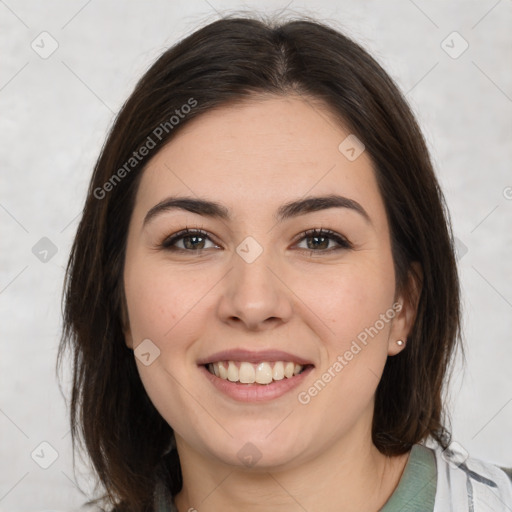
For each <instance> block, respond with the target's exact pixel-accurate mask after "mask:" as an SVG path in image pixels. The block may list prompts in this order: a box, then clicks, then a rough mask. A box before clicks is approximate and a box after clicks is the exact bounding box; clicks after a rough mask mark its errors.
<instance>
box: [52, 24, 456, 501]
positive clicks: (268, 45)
mask: <svg viewBox="0 0 512 512" xmlns="http://www.w3.org/2000/svg"><path fill="white" fill-rule="evenodd" d="M255 94H256V95H257V94H274V95H282V96H285V95H289V94H296V95H297V94H298V95H301V96H302V97H303V98H305V99H308V100H311V101H316V100H320V101H321V102H323V103H324V104H325V105H327V106H328V107H329V109H330V111H332V112H333V113H334V115H336V116H337V119H339V121H340V123H342V124H343V125H344V126H345V127H349V128H350V131H351V133H354V134H356V136H357V137H358V138H359V139H360V140H361V141H362V142H363V143H364V145H365V146H366V150H367V151H368V154H369V155H370V157H371V159H372V162H373V164H374V168H375V172H376V178H377V182H378V185H379V189H380V192H381V194H382V197H383V200H384V203H385V207H386V212H387V215H388V221H389V225H390V232H391V242H392V252H393V259H394V265H395V271H396V285H397V290H402V289H406V288H404V287H406V286H407V282H408V277H409V276H411V275H412V278H413V279H416V282H420V281H421V294H420V297H419V301H418V308H417V314H416V318H415V323H414V326H413V328H412V330H411V333H410V335H409V337H408V343H407V345H406V348H405V350H403V351H401V352H400V353H399V354H398V355H397V356H394V357H389V358H388V360H387V363H386V366H385V369H384V373H383V376H382V379H381V381H380V383H379V385H378V387H377V391H376V398H375V412H374V419H373V427H372V435H373V442H374V444H375V445H376V446H377V448H378V449H379V450H380V451H381V452H382V453H384V454H387V455H398V454H402V453H405V452H406V451H408V450H409V449H410V448H411V446H412V445H413V444H414V443H418V442H420V441H422V440H424V439H425V438H426V437H427V436H432V437H433V438H434V439H437V440H438V442H440V443H441V445H442V446H443V447H446V446H447V444H448V442H449V439H448V440H447V436H448V438H449V437H450V435H449V432H448V431H447V430H446V429H445V428H444V426H443V424H444V423H445V421H446V419H448V421H449V418H447V416H448V415H447V413H446V411H445V408H444V407H443V400H442V396H441V395H442V391H443V386H444V383H445V382H446V381H447V379H448V377H449V375H450V373H449V371H448V368H449V366H450V363H451V362H452V356H453V354H454V353H455V352H454V349H455V346H456V342H457V341H460V303H459V282H458V276H457V268H456V261H455V257H454V249H453V236H452V233H451V225H450V219H449V214H448V211H447V209H446V205H445V202H444V198H443V195H442V192H441V190H440V188H439V185H438V182H437V179H436V177H435V175H434V171H433V168H432V164H431V161H430V157H429V154H428V151H427V147H426V144H425V141H424V138H423V136H422V133H421V131H420V129H419V127H418V125H417V123H416V121H415V119H414V116H413V114H412V112H411V110H410V108H409V107H408V105H407V103H406V101H405V99H404V97H403V96H402V94H401V93H400V91H399V90H398V88H397V86H396V85H395V84H394V83H393V81H392V80H391V78H390V77H389V76H388V75H387V74H386V72H385V71H384V70H383V68H382V67H381V66H380V65H379V64H378V63H377V62H376V60H374V59H373V58H372V57H371V56H370V55H369V54H368V53H367V52H366V51H365V50H364V49H363V48H362V47H361V46H359V45H358V44H356V43H355V42H353V41H352V40H351V39H349V38H347V37H346V36H345V35H343V34H342V33H340V32H339V31H338V30H335V29H333V28H330V27H329V26H327V25H325V24H323V23H319V22H317V21H314V20H310V19H309V18H307V19H306V18H303V19H300V20H294V21H288V22H283V23H278V22H276V21H268V20H266V21H263V20H260V19H256V18H243V17H225V18H223V19H220V20H218V21H215V22H213V23H211V24H209V25H207V26H205V27H204V28H201V29H200V30H197V31H196V32H195V33H193V34H191V35H190V36H188V37H186V38H185V39H184V40H182V41H181V42H179V43H178V44H176V45H175V46H173V47H172V48H170V49H168V50H167V51H165V53H163V55H161V57H159V58H158V60H157V61H156V62H155V63H154V64H153V65H152V66H151V67H150V69H149V70H148V71H147V72H146V73H145V75H144V76H143V77H142V78H141V80H140V81H139V82H138V84H137V85H136V87H135V90H134V91H133V93H132V94H131V96H130V97H129V98H128V100H127V101H126V103H125V104H124V105H123V107H122V109H121V111H120V112H119V114H118V116H117V119H116V121H115V123H114V125H113V127H112V129H111V131H110V133H109V135H108V139H107V141H106V143H105V144H104V146H103V148H102V150H101V155H100V157H99V159H98V161H97V163H96V166H95V168H94V173H93V176H92V180H91V182H90V186H89V190H88V196H87V199H86V202H85V207H84V210H83V215H82V218H81V221H80V225H79V227H78V232H77V234H76V238H75V240H74V244H73V247H72V250H71V255H70V259H69V263H68V267H67V274H66V280H65V284H64V286H65V296H64V329H63V335H62V340H61V343H60V346H59V353H58V360H57V369H58V368H59V367H60V365H61V359H62V356H63V353H64V350H65V348H70V349H71V350H72V353H73V362H74V367H73V381H72V394H71V410H70V416H71V432H72V439H73V446H74V447H75V446H76V443H77V441H80V443H81V444H82V439H81V438H83V441H84V442H85V448H86V450H87V452H88V455H89V456H90V459H91V460H92V464H93V465H94V470H95V471H96V473H97V475H98V477H99V481H100V482H101V483H102V484H103V486H104V487H105V489H106V494H105V495H104V496H103V498H101V499H103V500H108V503H109V504H112V505H115V506H116V510H119V511H121V510H130V511H139V510H140V511H146V510H147V511H149V510H152V507H151V503H152V492H153V489H154V486H155V482H156V479H157V477H158V475H160V477H163V478H165V480H166V482H168V483H169V485H170V491H171V493H172V494H176V493H177V492H179V490H180V489H181V485H182V480H181V470H180V466H179V459H178V456H177V452H176V450H171V451H170V452H168V453H166V451H167V450H168V448H169V446H170V443H171V442H172V440H173V430H172V428H171V427H170V426H169V425H168V424H167V423H166V421H165V420H164V419H163V418H162V417H161V416H160V414H159V413H158V412H157V410H156V409H155V407H154V406H153V404H152V403H151V401H150V399H149V397H148V396H147V394H146V391H145V389H144V387H143V385H142V383H141V380H140V378H139V375H138V372H137V368H136V365H135V361H134V355H133V352H132V351H130V350H129V349H128V348H127V347H126V345H125V340H124V336H123V328H122V326H123V324H122V315H123V311H124V292H123V263H124V254H125V248H126V238H127V231H128V225H129V222H130V216H131V213H132V210H133V205H134V197H135V193H136V191H137V186H138V183H139V180H140V176H141V174H142V171H143V169H144V166H145V164H146V163H147V162H148V161H149V158H150V157H152V156H153V155H154V154H156V152H157V151H158V150H159V149H160V148H161V147H162V146H163V145H164V144H165V143H167V142H169V140H171V138H172V137H173V136H174V135H175V134H176V133H177V132H178V131H179V130H180V129H181V128H182V127H183V126H185V125H186V124H187V123H188V122H189V121H190V120H191V119H193V118H195V117H197V116H199V115H201V114H202V113H204V112H207V111H210V110H211V109H213V108H217V107H219V106H223V105H226V104H228V103H234V102H237V101H243V100H244V99H248V98H250V97H254V95H255ZM187 104H188V105H189V106H191V108H187V109H184V108H183V109H182V106H183V105H187ZM192 106H193V107H192ZM181 114H183V115H181ZM172 116H175V117H176V116H178V117H179V121H178V122H177V123H176V122H173V121H170V120H171V118H172ZM166 123H167V124H166ZM157 127H160V130H159V131H156V130H157ZM163 127H165V129H164V128H163ZM155 133H157V134H158V136H157V135H156V134H155ZM150 138H151V141H152V144H153V145H154V147H153V148H152V149H151V151H149V154H147V155H146V156H141V153H142V152H141V153H137V155H138V156H137V161H136V162H134V161H133V160H130V159H131V158H133V156H134V151H138V150H139V148H142V147H143V146H146V147H147V146H148V145H149V144H148V141H149V139H150ZM127 162H130V165H128V166H127ZM121 169H124V172H122V171H121ZM114 178H115V179H114ZM107 183H109V184H110V185H107ZM412 262H419V264H420V265H421V268H422V274H423V275H422V277H421V276H419V275H417V274H416V275H414V273H413V274H411V272H413V268H412V267H411V263H412ZM462 348H463V347H462ZM95 501H99V500H95Z"/></svg>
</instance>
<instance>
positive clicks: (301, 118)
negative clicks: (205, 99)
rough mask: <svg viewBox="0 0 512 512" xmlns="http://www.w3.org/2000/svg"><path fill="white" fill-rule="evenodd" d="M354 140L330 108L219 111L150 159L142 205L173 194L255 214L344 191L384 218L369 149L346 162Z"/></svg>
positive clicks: (304, 104) (271, 102) (291, 100)
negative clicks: (311, 197) (215, 202)
mask: <svg viewBox="0 0 512 512" xmlns="http://www.w3.org/2000/svg"><path fill="white" fill-rule="evenodd" d="M350 135H351V133H350V131H349V130H347V129H346V128H345V127H343V126H342V125H341V123H340V122H339V121H338V120H336V118H335V117H334V115H333V114H332V113H331V112H330V111H329V109H328V108H327V107H326V106H325V105H322V104H321V103H319V102H318V101H316V102H313V101H312V100H308V99H305V98H301V97H266V98H257V99H253V100H250V101H244V102H242V103H237V104H235V105H230V106H226V107H221V108H218V109H214V110H211V111H208V112H207V113H205V114H201V115H200V116H198V117H197V118H195V119H193V120H192V121H190V122H188V123H187V124H186V125H185V126H184V127H183V128H182V130H181V131H180V132H178V134H177V135H176V136H175V137H174V138H173V139H172V140H171V141H170V142H169V143H168V144H167V145H166V146H164V147H163V148H162V149H161V150H160V151H159V152H158V153H157V154H156V155H155V156H154V157H153V158H152V159H151V161H150V162H149V163H148V164H147V166H146V169H145V170H144V175H143V176H142V180H141V183H140V187H139V190H138V194H137V195H138V198H137V203H138V204H140V203H141V202H142V203H143V204H144V205H145V207H147V208H150V207H151V206H153V205H154V204H155V203H157V202H159V201H161V200H163V199H164V198H165V197H166V196H167V195H170V194H173V195H175V194H184V195H187V196H190V195H195V196H198V197H202V198H211V199H214V200H215V201H218V202H220V203H223V204H225V205H226V206H227V207H228V208H229V209H230V210H231V209H232V210H236V211H237V212H239V213H241V211H240V210H241V209H243V210H245V211H246V212H247V213H248V214H250V212H251V211H254V208H258V209H259V210H260V211H261V209H262V208H263V207H264V205H267V206H268V207H269V208H271V207H272V205H275V206H276V207H277V206H278V205H280V204H282V203H284V202H286V201H290V200H296V199H298V198H300V197H303V196H310V195H327V194H333V193H337V194H340V195H343V196H346V197H350V198H352V199H354V200H355V201H358V202H360V203H363V206H364V207H365V209H367V211H369V213H370V215H371V214H372V211H373V216H376V217H379V216H380V215H382V213H383V204H382V200H381V197H380V194H379V191H378V188H377V183H376V180H375V176H374V169H373V165H372V161H371V159H370V157H369V156H368V154H367V152H365V151H363V152H362V153H361V154H360V156H358V157H357V158H356V159H355V160H354V159H353V158H351V159H349V158H347V154H346V152H344V149H345V148H346V143H345V142H344V141H346V139H347V137H349V136H350ZM348 140H349V141H351V140H352V139H348ZM340 144H341V150H340ZM357 149H359V148H356V150H357ZM349 156H351V154H350V153H349Z"/></svg>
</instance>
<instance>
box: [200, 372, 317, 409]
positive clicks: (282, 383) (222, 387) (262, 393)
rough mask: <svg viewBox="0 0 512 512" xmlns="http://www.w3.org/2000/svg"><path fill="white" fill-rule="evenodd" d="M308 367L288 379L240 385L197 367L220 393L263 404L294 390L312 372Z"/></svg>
mask: <svg viewBox="0 0 512 512" xmlns="http://www.w3.org/2000/svg"><path fill="white" fill-rule="evenodd" d="M313 368H314V367H313V366H309V367H308V368H306V369H305V370H304V371H303V372H302V373H299V374H298V375H294V376H293V377H290V378H286V377H285V378H284V379H282V380H275V381H272V382H271V383H270V384H256V383H254V384H241V383H238V382H231V381H229V380H224V379H221V378H220V377H217V376H216V375H213V374H212V373H210V372H209V371H208V370H207V369H206V367H205V366H202V365H201V366H199V369H200V370H201V371H202V372H203V374H204V375H205V376H206V378H207V379H208V380H209V381H210V382H211V383H212V384H213V385H214V386H215V387H216V388H217V389H218V390H219V391H221V392H222V393H224V394H225V395H227V396H229V397H231V398H233V399H234V400H238V401H240V402H263V401H267V400H273V399H274V398H279V397H280V396H283V395H284V394H285V393H287V392H289V391H291V390H292V389H294V388H296V387H297V386H298V385H299V384H300V383H301V382H303V381H304V379H305V378H306V377H307V376H308V375H309V373H310V372H311V371H312V370H313Z"/></svg>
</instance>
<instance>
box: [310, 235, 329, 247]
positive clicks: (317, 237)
mask: <svg viewBox="0 0 512 512" xmlns="http://www.w3.org/2000/svg"><path fill="white" fill-rule="evenodd" d="M311 238H312V240H315V242H316V241H318V240H324V243H323V247H322V248H323V249H325V248H326V247H325V240H326V237H325V236H313V237H311ZM311 245H312V246H313V247H311V246H310V247H309V248H310V249H315V248H318V245H314V244H311ZM327 245H328V240H327Z"/></svg>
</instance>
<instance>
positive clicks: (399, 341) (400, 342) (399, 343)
mask: <svg viewBox="0 0 512 512" xmlns="http://www.w3.org/2000/svg"><path fill="white" fill-rule="evenodd" d="M396 344H397V345H400V346H402V345H403V344H404V342H403V341H402V340H397V342H396Z"/></svg>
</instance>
